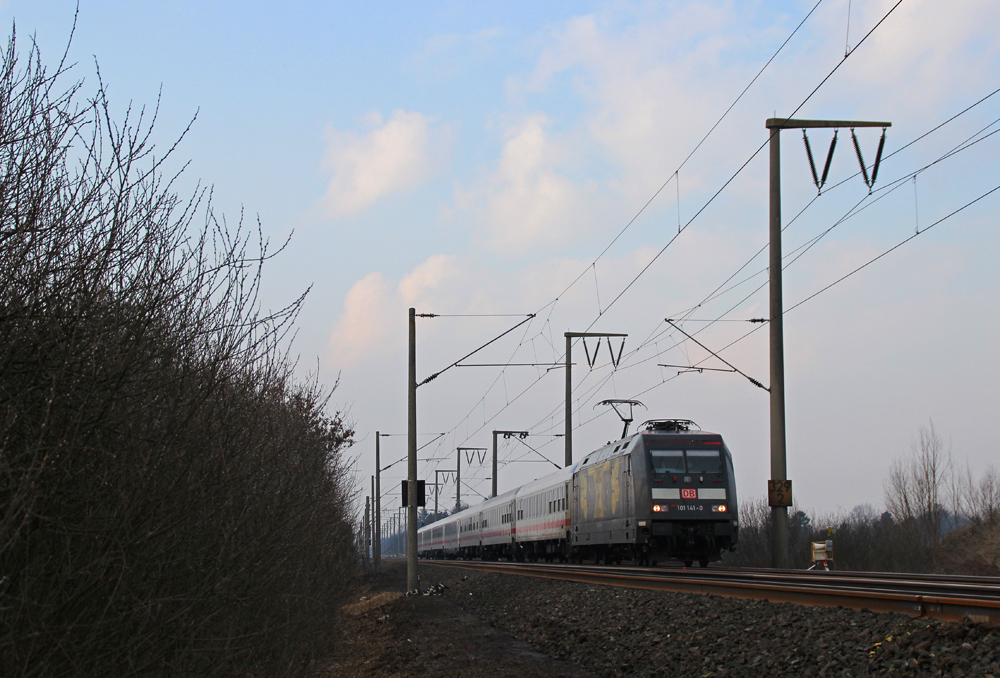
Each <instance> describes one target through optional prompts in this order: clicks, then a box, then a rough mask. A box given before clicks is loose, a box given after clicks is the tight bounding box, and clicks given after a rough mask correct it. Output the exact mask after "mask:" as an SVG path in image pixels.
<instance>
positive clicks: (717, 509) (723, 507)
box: [712, 504, 728, 513]
mask: <svg viewBox="0 0 1000 678" xmlns="http://www.w3.org/2000/svg"><path fill="white" fill-rule="evenodd" d="M727 510H728V508H727V507H726V505H725V504H719V505H718V506H713V507H712V513H725V512H726V511H727Z"/></svg>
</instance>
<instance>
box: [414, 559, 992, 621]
mask: <svg viewBox="0 0 1000 678" xmlns="http://www.w3.org/2000/svg"><path fill="white" fill-rule="evenodd" d="M421 562H422V563H423V564H426V565H433V566H436V567H455V568H464V569H469V570H479V571H487V572H499V573H503V574H518V575H523V576H529V577H543V578H547V579H558V580H562V581H574V582H581V583H586V584H602V585H607V586H621V587H626V588H638V589H647V590H651V591H681V592H685V593H703V594H707V593H711V594H714V595H719V596H725V597H729V598H743V599H750V600H767V601H770V602H775V603H780V602H787V603H796V604H799V605H815V606H823V607H837V606H842V607H846V608H851V609H855V610H862V609H867V610H872V611H874V612H899V613H902V614H907V615H910V616H911V617H931V618H934V619H941V620H944V621H959V620H961V619H965V618H968V619H972V620H973V621H978V622H987V623H991V624H997V625H1000V578H995V577H962V576H932V575H907V574H895V573H881V572H815V571H811V572H804V571H801V570H736V569H722V568H719V569H714V568H707V569H697V570H691V569H681V568H670V567H666V568H664V567H655V568H647V567H606V566H601V567H597V566H587V565H555V564H527V563H496V562H479V561H433V560H424V561H421Z"/></svg>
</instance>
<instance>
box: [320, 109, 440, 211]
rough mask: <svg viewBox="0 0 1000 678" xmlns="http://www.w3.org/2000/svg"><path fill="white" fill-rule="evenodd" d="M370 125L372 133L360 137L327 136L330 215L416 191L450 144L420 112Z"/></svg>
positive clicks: (372, 119) (375, 117)
mask: <svg viewBox="0 0 1000 678" xmlns="http://www.w3.org/2000/svg"><path fill="white" fill-rule="evenodd" d="M366 122H367V123H368V125H369V127H370V128H371V129H370V131H369V132H368V133H367V134H365V135H363V136H361V135H357V134H354V133H351V132H339V131H336V130H331V131H329V132H328V133H327V150H326V155H325V158H324V167H326V168H328V169H331V170H333V177H332V178H331V179H330V183H329V185H328V187H327V190H326V194H325V195H324V196H323V207H324V209H325V211H326V213H327V214H328V215H329V216H333V217H340V216H346V215H349V214H354V213H357V212H360V211H362V210H364V209H365V208H367V207H369V206H370V205H372V204H373V203H374V202H375V201H377V200H378V199H380V198H382V197H385V196H387V195H390V194H392V193H397V192H399V191H405V190H408V189H412V188H415V187H416V186H418V185H420V184H421V183H423V182H424V181H426V180H427V178H428V177H429V176H430V174H431V173H432V172H433V170H434V165H435V162H434V160H435V159H436V158H438V157H439V155H440V153H439V152H432V149H440V148H443V147H446V146H447V134H445V133H443V132H442V131H440V130H439V131H435V130H433V129H432V128H431V126H430V121H429V119H428V118H427V117H426V116H424V115H422V114H421V113H416V112H412V111H403V110H397V111H395V112H393V114H392V117H391V118H390V119H389V120H388V121H387V122H384V123H383V120H382V116H381V114H379V113H377V112H376V113H371V114H369V115H368V116H367V120H366Z"/></svg>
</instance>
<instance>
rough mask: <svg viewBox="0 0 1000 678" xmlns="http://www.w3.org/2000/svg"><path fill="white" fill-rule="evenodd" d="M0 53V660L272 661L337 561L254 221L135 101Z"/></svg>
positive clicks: (321, 407) (118, 665)
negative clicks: (182, 168) (191, 172)
mask: <svg viewBox="0 0 1000 678" xmlns="http://www.w3.org/2000/svg"><path fill="white" fill-rule="evenodd" d="M68 77H69V75H68V73H67V72H66V70H65V69H64V66H63V65H59V66H58V67H57V69H56V70H55V71H54V72H50V71H47V70H46V68H45V67H44V66H43V64H42V61H41V58H40V55H39V53H38V49H37V47H36V46H34V45H31V46H30V48H29V49H27V50H25V51H22V52H19V51H18V49H17V48H16V44H15V40H14V38H13V37H11V38H10V39H9V40H8V44H7V49H6V52H5V53H4V54H3V63H2V67H0V675H3V676H20V677H28V676H88V675H89V676H136V675H150V676H172V675H178V676H180V675H183V676H191V675H203V676H209V675H216V676H224V675H236V674H241V673H243V672H248V671H253V672H266V673H274V674H279V673H280V674H281V675H289V674H292V673H296V672H298V671H301V670H303V669H304V667H306V666H307V663H308V661H309V660H310V659H311V658H313V657H315V656H317V654H319V653H322V652H324V651H325V650H326V648H327V646H328V644H329V642H330V638H331V633H330V629H331V624H332V622H333V620H334V615H335V611H336V609H337V608H338V606H339V605H340V604H341V603H342V602H343V599H344V595H345V592H346V591H347V589H348V587H349V586H350V584H351V581H352V577H353V576H354V573H355V568H356V554H355V552H354V549H353V533H354V527H353V526H352V519H351V510H352V509H351V497H350V496H349V491H350V487H349V483H348V474H347V464H346V463H345V459H344V456H343V450H344V448H345V447H346V446H347V445H349V444H350V441H351V437H352V435H353V431H352V430H351V428H350V426H349V425H348V424H347V423H345V421H344V420H343V418H342V417H341V416H340V415H335V416H332V417H331V416H329V415H327V414H326V409H325V408H326V404H327V400H328V398H329V395H330V392H329V390H324V389H323V388H321V387H320V386H319V385H318V383H316V382H315V381H314V382H312V383H306V384H302V383H299V382H297V381H296V380H295V379H294V378H293V375H292V367H291V365H290V364H289V362H288V360H287V356H286V354H285V352H284V350H283V349H282V348H281V347H282V346H283V345H285V344H286V343H287V342H286V341H285V339H286V336H287V334H288V332H289V329H290V328H291V326H292V324H293V322H294V319H295V316H296V313H297V311H298V309H299V304H300V303H301V299H299V300H298V301H296V302H294V303H292V304H291V305H290V306H289V307H287V308H285V309H283V310H281V311H280V312H278V313H264V312H262V311H261V310H260V306H259V304H258V292H259V289H260V281H261V270H262V267H264V266H265V265H266V262H267V260H268V259H269V257H270V256H272V254H271V253H269V252H268V251H267V249H268V248H267V244H266V243H265V242H264V241H263V240H262V238H261V237H260V236H259V229H257V228H253V229H247V228H245V227H244V226H243V225H242V224H237V225H235V226H227V225H226V223H225V222H224V221H223V220H221V219H220V220H216V218H215V216H214V215H213V212H212V208H211V204H210V193H207V192H206V191H204V190H199V191H197V192H196V193H195V195H193V196H192V197H191V198H189V199H186V200H181V199H179V198H178V197H177V195H176V193H175V192H174V191H173V189H172V178H171V177H170V176H165V175H164V174H163V166H162V163H163V161H164V158H165V157H167V156H168V155H169V153H162V154H161V153H160V152H157V153H155V154H154V149H153V146H152V143H151V136H150V132H151V123H150V121H151V120H152V119H155V111H153V112H150V111H144V112H137V111H135V110H130V111H129V112H128V113H127V114H126V115H125V116H124V119H119V120H116V119H115V118H114V116H113V115H112V113H111V111H110V110H109V104H108V102H107V100H106V98H105V94H104V91H103V84H101V83H100V82H99V81H98V84H97V86H96V87H94V88H91V89H90V90H87V91H85V90H84V87H83V85H82V83H81V82H72V81H70V82H67V81H66V79H67V78H68Z"/></svg>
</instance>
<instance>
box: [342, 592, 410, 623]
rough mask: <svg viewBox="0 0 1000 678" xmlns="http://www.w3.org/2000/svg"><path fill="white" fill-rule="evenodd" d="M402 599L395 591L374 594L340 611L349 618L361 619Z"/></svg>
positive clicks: (401, 595)
mask: <svg viewBox="0 0 1000 678" xmlns="http://www.w3.org/2000/svg"><path fill="white" fill-rule="evenodd" d="M402 597H403V594H402V593H399V592H397V591H383V592H382V593H377V594H375V595H374V596H372V597H371V598H368V597H363V598H362V599H361V600H359V601H358V602H356V603H351V604H350V605H345V606H344V607H342V608H341V610H342V611H343V612H344V614H346V615H347V616H349V617H363V616H364V615H366V614H370V613H371V612H372V611H374V610H378V609H379V608H382V607H386V606H389V605H392V604H393V603H394V602H395V601H397V600H399V599H400V598H402Z"/></svg>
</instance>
